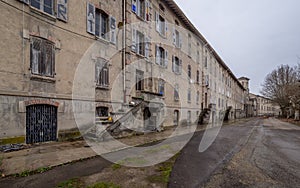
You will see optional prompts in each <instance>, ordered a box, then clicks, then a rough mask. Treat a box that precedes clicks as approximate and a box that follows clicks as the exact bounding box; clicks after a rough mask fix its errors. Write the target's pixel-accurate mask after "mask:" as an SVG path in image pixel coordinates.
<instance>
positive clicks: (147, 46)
mask: <svg viewBox="0 0 300 188" xmlns="http://www.w3.org/2000/svg"><path fill="white" fill-rule="evenodd" d="M149 56H150V39H149V37H145V57H146V58H149Z"/></svg>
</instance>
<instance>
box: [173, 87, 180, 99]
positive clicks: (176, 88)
mask: <svg viewBox="0 0 300 188" xmlns="http://www.w3.org/2000/svg"><path fill="white" fill-rule="evenodd" d="M174 100H175V101H178V100H179V85H178V84H175V87H174Z"/></svg>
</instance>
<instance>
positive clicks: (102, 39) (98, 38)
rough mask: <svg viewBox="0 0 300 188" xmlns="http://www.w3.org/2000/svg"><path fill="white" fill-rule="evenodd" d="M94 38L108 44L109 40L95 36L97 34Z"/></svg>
mask: <svg viewBox="0 0 300 188" xmlns="http://www.w3.org/2000/svg"><path fill="white" fill-rule="evenodd" d="M95 38H96V40H97V41H99V42H102V43H104V44H107V45H109V44H110V41H109V40H107V39H104V38H102V37H99V36H97V35H95Z"/></svg>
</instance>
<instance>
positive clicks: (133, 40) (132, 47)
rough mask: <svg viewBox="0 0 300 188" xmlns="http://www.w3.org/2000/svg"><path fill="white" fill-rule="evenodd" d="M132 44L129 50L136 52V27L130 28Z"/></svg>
mask: <svg viewBox="0 0 300 188" xmlns="http://www.w3.org/2000/svg"><path fill="white" fill-rule="evenodd" d="M131 32H132V45H131V50H132V51H134V52H137V44H136V29H134V28H132V30H131Z"/></svg>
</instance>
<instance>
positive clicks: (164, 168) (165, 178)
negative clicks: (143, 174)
mask: <svg viewBox="0 0 300 188" xmlns="http://www.w3.org/2000/svg"><path fill="white" fill-rule="evenodd" d="M179 154H180V152H179V153H177V154H176V155H174V156H173V157H172V158H171V159H169V160H168V161H166V162H163V163H161V164H159V165H158V167H157V169H156V171H157V172H159V173H158V174H154V175H151V176H148V177H147V179H148V181H149V182H151V183H168V182H169V178H170V175H171V172H172V169H173V165H174V163H175V161H176V159H177V158H178V156H179Z"/></svg>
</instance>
